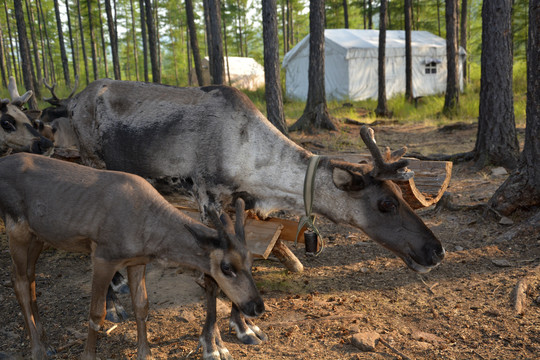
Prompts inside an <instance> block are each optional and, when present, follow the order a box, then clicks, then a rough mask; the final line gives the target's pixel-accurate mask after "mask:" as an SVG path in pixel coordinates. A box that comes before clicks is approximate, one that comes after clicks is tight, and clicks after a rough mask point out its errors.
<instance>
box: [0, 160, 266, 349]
mask: <svg viewBox="0 0 540 360" xmlns="http://www.w3.org/2000/svg"><path fill="white" fill-rule="evenodd" d="M43 184H46V185H43ZM243 212H244V206H243V201H240V202H239V204H238V205H237V216H236V218H237V221H236V229H234V228H233V225H232V222H231V220H230V219H229V218H228V217H227V216H226V215H223V216H222V222H223V224H222V222H220V220H219V218H218V215H217V212H216V211H215V210H212V209H210V210H209V211H208V213H209V214H210V217H211V220H212V222H213V223H214V225H215V226H216V228H217V231H216V230H213V229H211V228H208V227H206V226H205V225H203V224H202V223H199V222H197V221H195V220H192V219H190V218H189V217H187V216H186V215H184V214H182V213H181V212H180V211H178V210H177V209H176V208H174V207H173V206H172V205H170V204H169V203H168V202H167V201H166V200H165V199H164V198H163V197H162V196H161V195H160V194H159V193H158V192H157V191H156V190H155V189H154V188H153V187H152V186H151V185H150V184H149V183H148V182H146V181H145V180H144V179H143V178H141V177H139V176H137V175H133V174H127V173H122V172H115V171H106V170H96V169H92V168H89V167H85V166H81V165H77V164H73V163H69V162H64V161H61V160H55V159H50V158H46V157H43V156H38V155H32V154H24V153H21V154H14V155H11V156H7V157H4V158H2V159H0V215H1V216H2V219H3V220H4V223H5V227H6V232H7V234H8V237H9V248H10V253H11V257H12V260H13V288H14V290H15V294H16V296H17V300H18V301H19V304H20V306H21V308H22V313H23V316H24V320H25V325H26V329H27V331H28V335H29V337H30V344H31V351H32V358H33V359H45V358H46V356H47V354H48V353H50V349H49V352H48V351H47V347H46V346H45V344H44V339H45V333H44V330H43V326H42V324H41V322H40V319H39V313H38V307H37V303H36V288H35V265H36V261H37V259H38V257H39V254H40V252H41V250H42V248H43V246H44V244H45V243H47V244H51V245H52V246H54V247H56V248H58V249H63V250H66V251H77V252H87V253H91V257H92V265H93V274H92V295H91V305H90V318H89V326H88V338H87V342H86V346H85V349H84V353H83V355H82V358H83V359H95V357H96V341H97V335H98V331H99V330H100V328H101V325H102V323H103V320H104V318H105V296H106V293H107V288H108V285H109V283H110V281H111V279H112V277H113V275H114V273H115V272H116V271H117V270H119V269H121V268H124V267H127V272H128V281H129V285H130V290H131V299H132V303H133V309H134V313H135V320H136V323H137V351H138V359H146V358H148V357H149V356H150V348H149V345H148V341H147V337H146V317H147V313H148V299H147V294H146V286H145V268H146V264H147V263H148V262H149V261H151V260H153V259H161V260H165V261H170V262H174V263H178V264H180V265H185V266H189V267H192V268H194V269H197V270H200V271H202V272H204V273H205V274H207V275H208V276H211V277H212V279H213V280H212V281H215V282H216V283H217V285H219V286H220V287H221V289H222V290H223V291H224V292H225V294H226V295H227V296H228V297H229V299H231V301H232V302H233V303H234V304H236V306H237V307H238V308H239V309H241V311H242V313H243V314H245V315H246V316H249V317H253V316H258V315H260V314H261V313H262V312H263V311H264V303H263V301H262V299H261V297H260V295H259V292H258V291H257V288H256V286H255V283H254V281H253V278H252V276H251V264H252V260H251V255H250V253H249V251H248V250H247V249H246V247H245V239H244V235H243V221H244V216H243ZM235 230H236V233H235ZM214 295H215V294H214ZM214 301H215V300H214ZM210 315H212V314H210ZM214 316H215V314H214ZM207 331H210V332H212V331H213V329H211V328H208V327H205V328H204V330H203V335H202V336H201V341H203V340H202V339H204V338H209V339H212V340H215V341H214V342H213V343H211V344H208V345H207V349H209V351H210V355H212V353H213V352H215V351H226V349H224V348H223V347H221V344H219V343H218V344H217V345H218V346H220V348H219V350H218V349H217V348H216V344H215V342H219V340H220V339H217V338H216V337H215V336H214V335H213V334H211V335H207V334H206V332H207ZM205 350H206V349H205ZM229 356H230V355H229ZM210 358H212V357H210ZM214 358H215V357H214ZM218 358H219V357H218Z"/></svg>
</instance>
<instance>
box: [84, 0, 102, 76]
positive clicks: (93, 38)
mask: <svg viewBox="0 0 540 360" xmlns="http://www.w3.org/2000/svg"><path fill="white" fill-rule="evenodd" d="M86 4H87V6H88V26H89V27H90V47H91V49H92V69H93V70H94V80H97V79H98V77H99V70H98V66H97V48H96V35H95V33H94V21H93V20H92V5H91V0H86Z"/></svg>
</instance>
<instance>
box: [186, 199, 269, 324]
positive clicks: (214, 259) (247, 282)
mask: <svg viewBox="0 0 540 360" xmlns="http://www.w3.org/2000/svg"><path fill="white" fill-rule="evenodd" d="M244 209H245V204H244V201H243V200H242V199H238V200H237V201H236V221H235V224H234V225H233V223H232V221H231V219H230V218H229V216H228V215H227V214H226V213H223V214H222V215H221V219H220V218H219V217H218V215H217V212H216V211H215V210H213V209H211V210H209V211H208V214H209V216H210V220H211V221H212V223H213V225H214V226H215V227H216V229H217V237H215V233H213V234H214V236H211V235H210V236H209V235H203V233H204V232H203V231H201V229H200V228H195V227H194V226H193V225H186V227H187V228H188V230H189V231H190V232H191V233H192V234H193V235H194V236H195V237H196V238H197V240H198V241H199V244H203V245H202V246H203V248H205V250H208V251H209V252H210V273H209V275H210V276H212V278H213V279H214V280H215V281H216V282H217V284H218V285H219V287H220V288H221V290H223V292H224V293H225V295H227V297H228V298H229V299H230V300H231V301H232V302H233V303H235V304H236V305H237V306H238V308H239V309H240V310H241V311H242V313H243V314H244V315H246V316H249V317H254V316H258V315H260V314H261V313H262V312H263V311H264V303H263V301H262V299H261V297H260V295H259V291H258V290H257V287H256V286H255V281H254V280H253V277H252V275H251V265H252V262H253V259H252V255H251V253H250V252H249V251H248V250H247V248H246V239H245V233H244V222H245V211H244Z"/></svg>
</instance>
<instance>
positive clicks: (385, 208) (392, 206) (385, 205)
mask: <svg viewBox="0 0 540 360" xmlns="http://www.w3.org/2000/svg"><path fill="white" fill-rule="evenodd" d="M396 209H397V205H396V203H395V202H394V201H392V200H381V201H380V202H379V210H380V211H381V212H383V213H388V212H395V211H396Z"/></svg>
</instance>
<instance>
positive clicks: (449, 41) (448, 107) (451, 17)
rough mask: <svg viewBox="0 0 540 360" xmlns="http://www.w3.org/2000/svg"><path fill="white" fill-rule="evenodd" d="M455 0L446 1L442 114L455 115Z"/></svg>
mask: <svg viewBox="0 0 540 360" xmlns="http://www.w3.org/2000/svg"><path fill="white" fill-rule="evenodd" d="M457 3H458V1H457V0H446V60H447V75H446V95H445V97H444V107H443V113H444V114H445V115H447V116H452V115H455V113H456V112H457V109H458V106H459V77H458V75H459V72H458V56H459V54H458V46H457V44H458V36H457V13H458V11H457V8H458V4H457Z"/></svg>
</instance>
